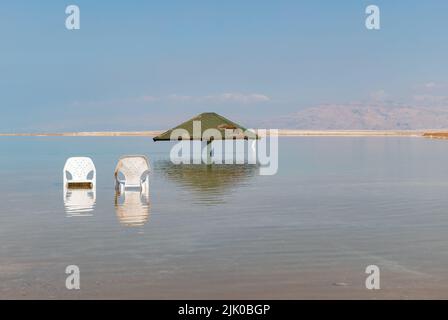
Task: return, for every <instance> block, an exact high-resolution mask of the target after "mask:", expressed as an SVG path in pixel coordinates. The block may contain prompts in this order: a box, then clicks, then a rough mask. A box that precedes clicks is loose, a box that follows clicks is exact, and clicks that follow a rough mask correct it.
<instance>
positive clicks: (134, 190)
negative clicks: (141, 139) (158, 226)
mask: <svg viewBox="0 0 448 320" xmlns="http://www.w3.org/2000/svg"><path fill="white" fill-rule="evenodd" d="M149 172H150V166H149V162H148V159H147V158H146V157H145V156H124V157H121V158H120V160H119V161H118V164H117V166H116V168H115V210H116V213H117V217H118V219H119V220H120V223H122V224H123V225H125V226H129V227H136V226H142V225H144V224H145V223H146V222H147V221H148V217H149V211H150V201H149ZM120 176H121V177H120Z"/></svg>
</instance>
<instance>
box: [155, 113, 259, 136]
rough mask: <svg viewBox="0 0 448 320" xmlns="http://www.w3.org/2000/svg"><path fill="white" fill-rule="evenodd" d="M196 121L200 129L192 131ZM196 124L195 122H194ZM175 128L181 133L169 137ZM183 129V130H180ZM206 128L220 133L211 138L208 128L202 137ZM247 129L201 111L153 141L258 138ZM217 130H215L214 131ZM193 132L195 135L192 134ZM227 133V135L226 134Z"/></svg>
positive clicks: (221, 117)
mask: <svg viewBox="0 0 448 320" xmlns="http://www.w3.org/2000/svg"><path fill="white" fill-rule="evenodd" d="M195 121H198V122H200V131H199V132H194V131H193V125H194V122H195ZM196 125H197V124H196ZM177 129H180V130H179V132H180V133H182V132H183V134H180V135H179V134H176V136H173V138H171V134H172V132H173V131H174V130H176V131H177ZM182 129H183V130H182ZM208 129H215V130H218V131H219V133H220V136H218V137H217V136H213V137H212V138H211V137H209V136H208V135H207V133H208V134H210V130H209V131H208V132H206V135H205V137H204V132H205V131H207V130H208ZM246 130H247V129H246V128H244V127H242V126H240V125H239V124H237V123H235V122H232V121H230V120H229V119H226V118H224V117H223V116H220V115H219V114H217V113H215V112H205V113H201V114H200V115H197V116H196V117H194V118H192V119H190V120H188V121H186V122H184V123H182V124H180V125H178V126H177V127H174V128H172V129H170V130H168V131H166V132H164V133H162V134H160V135H158V136H157V137H155V138H153V139H154V141H169V140H206V141H210V140H226V139H231V140H236V139H245V140H247V139H258V136H257V134H256V133H255V132H250V131H246ZM215 132H217V131H215ZM194 134H195V135H194ZM226 134H227V135H226Z"/></svg>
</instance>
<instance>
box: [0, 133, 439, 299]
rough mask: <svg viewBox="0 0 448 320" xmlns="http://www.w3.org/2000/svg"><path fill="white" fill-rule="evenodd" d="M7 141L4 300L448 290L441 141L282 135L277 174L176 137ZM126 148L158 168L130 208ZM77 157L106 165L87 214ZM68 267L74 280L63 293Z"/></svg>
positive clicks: (2, 174)
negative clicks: (70, 183) (122, 200)
mask: <svg viewBox="0 0 448 320" xmlns="http://www.w3.org/2000/svg"><path fill="white" fill-rule="evenodd" d="M0 145H1V147H2V152H1V154H0V178H1V181H2V182H1V184H0V201H1V207H0V279H1V280H0V298H29V297H31V298H161V299H164V298H339V297H340V298H358V297H363V298H364V297H368V298H369V297H371V298H377V297H380V298H381V297H385V298H407V297H410V298H413V297H442V298H443V297H447V296H448V281H447V280H448V274H447V272H446V271H445V270H446V269H447V267H448V233H447V230H448V168H447V166H446V164H447V163H448V145H447V143H446V141H434V140H424V139H419V138H390V137H389V138H323V137H322V138H314V137H313V138H282V139H280V145H279V149H280V163H279V171H278V173H277V174H276V175H274V176H260V175H259V171H258V170H259V169H258V168H257V167H256V166H250V165H236V166H213V167H211V168H207V166H204V165H199V166H198V165H196V166H194V165H191V166H175V165H173V164H171V163H170V162H169V158H168V156H169V150H170V146H171V144H170V143H154V142H152V140H151V139H148V138H136V137H132V138H119V137H114V138H78V137H76V138H75V137H73V138H71V137H64V138H22V137H17V138H15V137H14V138H2V139H0ZM124 154H144V155H146V156H148V157H149V159H150V162H151V166H152V173H151V176H150V193H149V196H148V199H147V201H146V202H145V203H143V204H142V205H141V207H137V209H136V207H135V206H130V207H129V208H131V209H129V210H128V211H127V208H126V206H124V207H123V205H122V206H120V205H116V203H115V189H114V179H113V171H114V168H115V165H116V162H117V160H118V158H119V157H120V156H121V155H124ZM78 155H83V156H89V157H91V158H92V159H93V160H94V162H95V165H96V168H97V175H98V178H97V179H98V185H97V190H96V201H95V204H94V206H92V210H91V211H89V214H86V215H77V214H76V213H75V214H73V212H70V210H67V208H66V207H65V206H64V195H63V184H62V168H63V166H64V162H65V160H66V159H67V158H68V157H70V156H78ZM136 210H137V211H138V212H137V211H136ZM71 264H75V265H77V266H79V268H80V271H81V290H79V291H69V290H67V289H66V288H65V278H66V276H67V275H66V274H65V267H66V266H67V265H71ZM370 264H375V265H378V266H379V267H380V269H381V277H382V278H381V279H382V280H381V287H382V289H381V290H379V291H377V292H371V291H368V290H366V289H365V287H364V280H365V277H366V274H365V272H364V271H365V268H366V266H368V265H370ZM337 283H344V285H343V286H337V285H335V284H337Z"/></svg>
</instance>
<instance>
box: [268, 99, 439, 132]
mask: <svg viewBox="0 0 448 320" xmlns="http://www.w3.org/2000/svg"><path fill="white" fill-rule="evenodd" d="M263 125H264V126H265V127H269V128H281V129H304V130H305V129H306V130H420V129H447V128H448V107H446V108H444V107H437V108H434V107H409V106H381V105H376V106H365V105H354V104H353V105H322V106H318V107H311V108H306V109H303V110H300V111H298V112H296V113H293V114H291V115H289V116H284V117H279V118H274V119H273V120H272V121H269V122H268V123H263Z"/></svg>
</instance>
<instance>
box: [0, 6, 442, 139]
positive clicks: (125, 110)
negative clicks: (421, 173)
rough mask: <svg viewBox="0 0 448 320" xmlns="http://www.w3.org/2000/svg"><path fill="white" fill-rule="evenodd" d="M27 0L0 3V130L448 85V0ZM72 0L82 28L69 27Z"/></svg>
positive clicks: (162, 120)
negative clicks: (376, 17) (370, 9)
mask: <svg viewBox="0 0 448 320" xmlns="http://www.w3.org/2000/svg"><path fill="white" fill-rule="evenodd" d="M30 2H31V1H22V0H19V1H9V3H8V4H7V3H5V1H2V3H1V4H0V55H1V56H0V57H1V59H0V99H1V100H0V108H1V120H2V121H1V128H0V131H1V132H10V131H13V132H20V131H64V130H105V129H110V130H145V129H146V130H149V129H163V128H166V127H167V126H170V125H174V124H177V122H179V121H180V120H182V119H185V118H189V117H191V116H193V115H195V114H196V113H199V112H203V111H216V112H219V113H222V114H223V115H226V116H229V117H231V118H232V119H234V120H236V121H241V122H243V123H245V124H247V125H249V126H252V125H256V124H257V123H258V121H262V120H265V119H269V118H270V117H275V116H284V115H288V114H291V113H293V112H295V111H297V110H300V109H301V108H306V107H309V106H316V105H319V104H327V103H330V104H344V103H350V102H353V101H365V102H366V103H368V101H370V100H372V99H373V100H375V99H376V100H393V101H399V102H403V103H410V104H412V103H413V101H414V100H418V97H420V98H421V97H427V96H431V97H433V98H434V100H436V99H439V98H440V99H443V98H444V96H443V93H444V92H446V89H447V88H448V86H447V83H448V80H447V75H448V63H447V57H448V41H447V40H448V22H447V21H448V1H446V0H438V1H437V0H432V1H409V0H408V1H404V0H402V1H398V0H387V1H379V0H371V1H361V0H341V1H323V0H322V1H316V0H309V1H298V0H292V1H274V0H272V1H263V0H253V1H252V0H246V1H242V0H225V1H224V0H221V1H212V0H208V1H205V0H204V1H187V0H181V1H180V0H179V1H84V0H74V1H70V2H66V1H60V0H58V1H56V0H55V1H33V2H32V3H30ZM43 2H45V3H43ZM70 4H76V5H78V6H79V7H80V10H81V30H76V31H69V30H67V29H66V28H65V19H66V14H65V8H66V6H67V5H70ZM369 4H376V5H378V6H379V7H380V9H381V30H379V31H369V30H367V29H366V28H365V25H364V21H365V17H366V14H365V13H364V11H365V8H366V6H367V5H369ZM445 96H446V95H445ZM416 97H417V98H416ZM425 101H426V100H425ZM428 101H430V100H428Z"/></svg>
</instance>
